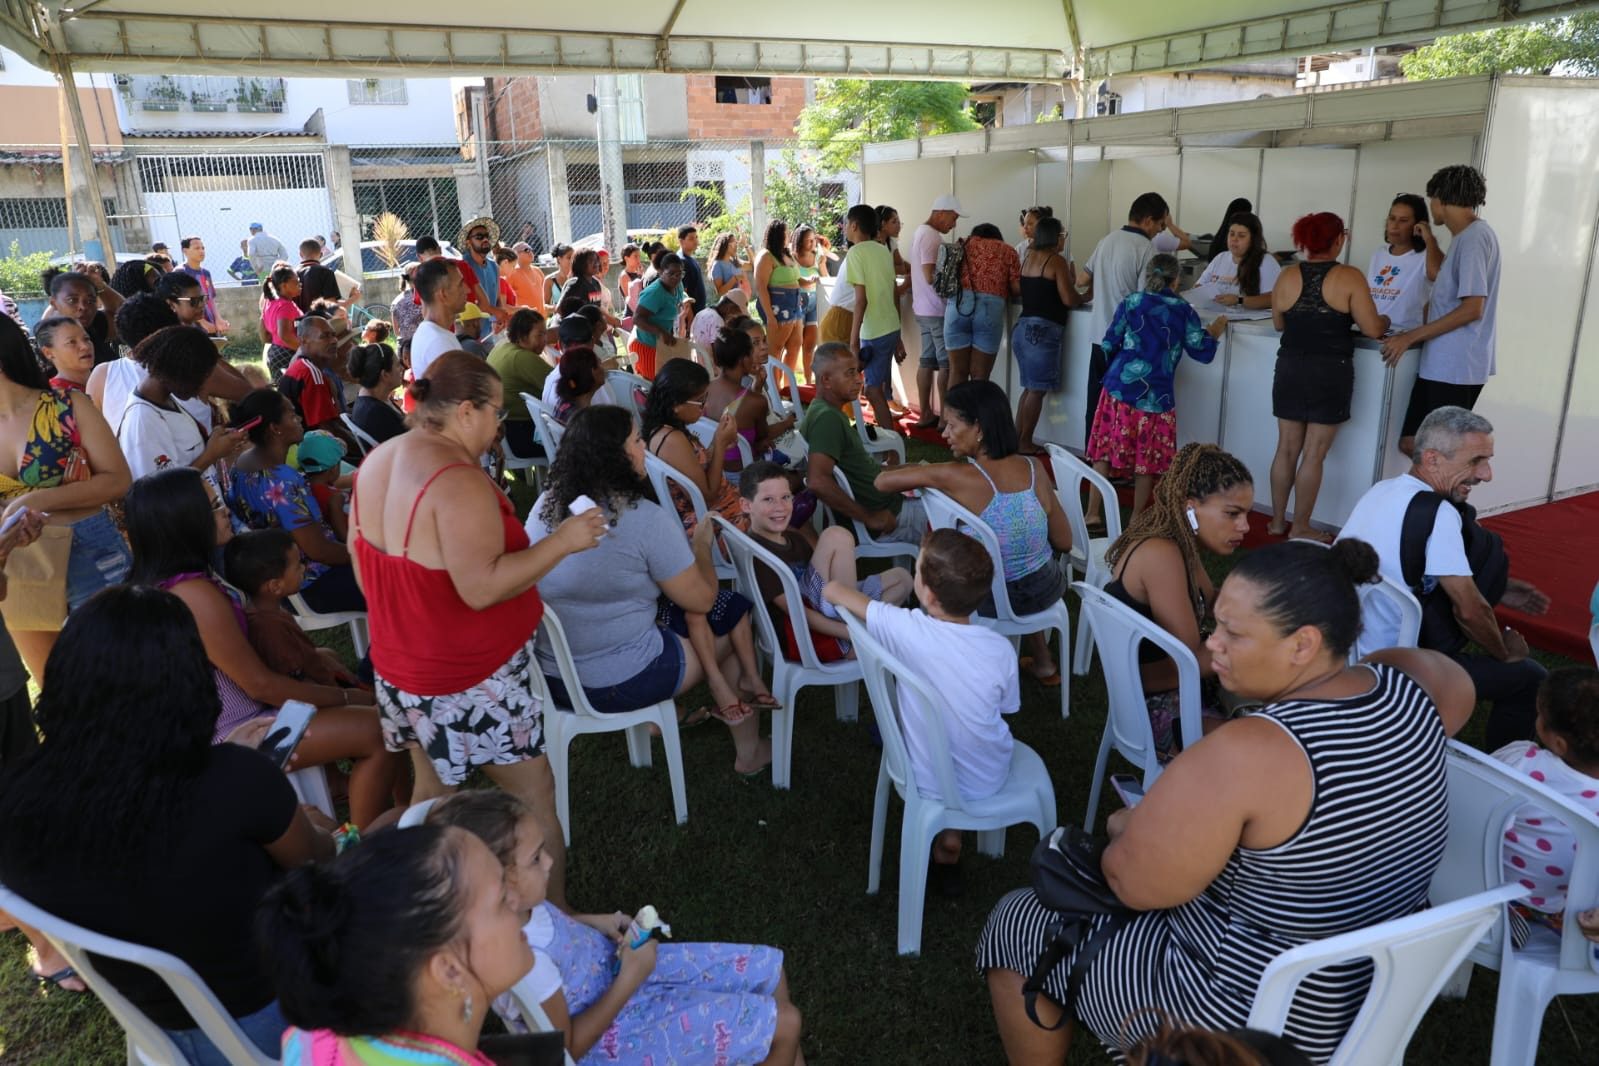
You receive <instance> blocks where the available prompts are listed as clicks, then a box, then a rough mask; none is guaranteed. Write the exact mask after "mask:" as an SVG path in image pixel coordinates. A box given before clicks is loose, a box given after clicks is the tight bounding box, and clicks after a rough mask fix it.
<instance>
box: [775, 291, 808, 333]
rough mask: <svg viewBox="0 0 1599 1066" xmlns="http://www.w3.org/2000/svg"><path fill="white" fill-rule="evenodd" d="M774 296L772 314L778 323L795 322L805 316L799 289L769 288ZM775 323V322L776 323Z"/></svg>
mask: <svg viewBox="0 0 1599 1066" xmlns="http://www.w3.org/2000/svg"><path fill="white" fill-rule="evenodd" d="M766 291H767V294H768V295H770V296H771V298H772V315H773V317H774V318H775V319H776V323H783V322H795V321H798V320H799V319H801V318H803V317H804V316H805V312H804V310H803V309H802V308H801V306H800V291H799V290H798V289H767V290H766ZM776 323H774V324H776Z"/></svg>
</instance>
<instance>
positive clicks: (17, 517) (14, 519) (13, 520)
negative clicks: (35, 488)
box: [0, 507, 33, 537]
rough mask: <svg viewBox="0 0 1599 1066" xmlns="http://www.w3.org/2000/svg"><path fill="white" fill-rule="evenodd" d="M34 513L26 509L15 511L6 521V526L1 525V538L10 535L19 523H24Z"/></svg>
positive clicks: (20, 508) (21, 508) (19, 508)
mask: <svg viewBox="0 0 1599 1066" xmlns="http://www.w3.org/2000/svg"><path fill="white" fill-rule="evenodd" d="M32 513H33V512H32V511H30V510H29V509H28V508H26V507H18V508H17V509H16V510H15V511H12V512H11V517H10V518H8V519H6V520H5V524H4V525H0V537H3V536H5V535H6V534H7V533H10V532H11V530H12V529H13V528H15V527H16V524H17V523H18V522H20V521H22V520H23V519H24V518H26V517H28V515H30V514H32Z"/></svg>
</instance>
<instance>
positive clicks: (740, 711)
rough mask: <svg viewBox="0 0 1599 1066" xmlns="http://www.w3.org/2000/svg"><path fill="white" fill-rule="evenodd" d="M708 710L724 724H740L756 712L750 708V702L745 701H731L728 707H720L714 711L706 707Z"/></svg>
mask: <svg viewBox="0 0 1599 1066" xmlns="http://www.w3.org/2000/svg"><path fill="white" fill-rule="evenodd" d="M706 711H707V713H708V714H710V716H711V717H712V718H715V719H716V720H717V721H718V722H721V723H722V724H723V725H738V724H739V723H740V722H742V721H743V720H744V719H746V718H748V717H749V716H750V715H752V714H754V713H755V712H754V711H753V710H751V709H750V705H749V704H747V703H743V702H738V703H729V704H728V705H727V706H726V707H718V708H717V709H716V710H714V711H713V710H710V708H706Z"/></svg>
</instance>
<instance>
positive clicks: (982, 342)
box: [944, 289, 1005, 355]
mask: <svg viewBox="0 0 1599 1066" xmlns="http://www.w3.org/2000/svg"><path fill="white" fill-rule="evenodd" d="M1004 335H1005V300H1004V299H1003V298H1002V297H999V296H994V295H992V294H990V293H986V292H973V291H972V290H971V289H962V290H961V291H960V292H959V293H958V294H957V295H955V296H953V297H951V298H950V299H949V301H948V302H947V303H945V305H944V343H945V344H947V345H949V346H950V347H951V348H976V349H977V350H978V351H980V352H987V353H988V354H989V355H994V354H996V353H997V352H998V351H999V340H1000V338H1001V337H1002V336H1004Z"/></svg>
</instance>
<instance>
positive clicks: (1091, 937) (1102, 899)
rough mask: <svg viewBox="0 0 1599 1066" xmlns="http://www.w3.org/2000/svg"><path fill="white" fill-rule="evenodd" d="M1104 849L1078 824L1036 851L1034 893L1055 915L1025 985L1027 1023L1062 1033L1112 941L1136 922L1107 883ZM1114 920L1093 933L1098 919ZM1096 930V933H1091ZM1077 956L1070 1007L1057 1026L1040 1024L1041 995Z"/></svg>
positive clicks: (1069, 983) (1068, 995)
mask: <svg viewBox="0 0 1599 1066" xmlns="http://www.w3.org/2000/svg"><path fill="white" fill-rule="evenodd" d="M1104 852H1105V844H1104V843H1103V842H1101V841H1099V840H1096V839H1095V838H1094V837H1093V836H1091V835H1090V834H1089V833H1088V832H1086V831H1085V830H1083V829H1081V828H1080V827H1078V826H1075V825H1063V826H1060V827H1059V828H1057V829H1056V830H1055V831H1054V832H1052V833H1050V834H1049V835H1048V836H1046V837H1044V838H1043V839H1041V840H1040V841H1039V842H1038V845H1037V846H1036V847H1034V848H1033V858H1032V867H1033V894H1034V895H1036V896H1037V897H1038V902H1040V903H1042V904H1043V905H1044V906H1045V907H1047V908H1049V909H1050V910H1052V911H1054V912H1055V917H1054V918H1053V919H1052V920H1051V921H1050V923H1049V925H1048V926H1047V927H1046V928H1045V934H1044V950H1043V953H1042V954H1040V955H1039V956H1038V962H1037V963H1036V964H1035V965H1034V966H1033V972H1032V974H1031V975H1029V976H1028V978H1027V980H1026V981H1025V982H1023V983H1022V996H1023V999H1024V1003H1025V1006H1026V1009H1027V1017H1028V1020H1029V1021H1031V1022H1032V1023H1033V1024H1034V1025H1036V1026H1038V1027H1039V1028H1040V1029H1059V1028H1060V1027H1061V1026H1063V1025H1065V1024H1066V1023H1067V1021H1069V1020H1070V1019H1071V1018H1072V1016H1073V1005H1074V1004H1075V1002H1076V1000H1077V993H1078V990H1079V988H1081V986H1082V983H1083V978H1084V977H1085V976H1086V975H1087V973H1088V968H1089V967H1090V966H1092V965H1093V963H1094V959H1095V958H1096V957H1097V956H1098V955H1099V953H1100V951H1101V950H1103V949H1104V947H1105V945H1106V943H1108V942H1109V941H1110V938H1111V937H1113V936H1115V935H1116V933H1117V932H1119V931H1120V930H1121V928H1122V927H1123V926H1124V925H1126V924H1127V923H1128V922H1129V921H1131V920H1132V918H1133V915H1134V913H1135V912H1134V911H1133V910H1131V909H1130V908H1129V907H1127V905H1126V904H1124V903H1122V901H1121V900H1119V899H1117V898H1116V893H1114V892H1112V891H1111V889H1110V885H1109V884H1108V883H1107V882H1106V880H1105V873H1104V870H1103V869H1102V868H1101V866H1100V860H1101V858H1102V857H1103V855H1104ZM1105 915H1108V916H1109V918H1108V920H1106V921H1105V922H1103V923H1101V924H1100V925H1099V926H1098V928H1094V920H1095V919H1096V918H1100V917H1101V916H1105ZM1090 930H1092V931H1090ZM1073 952H1076V955H1075V957H1074V958H1073V959H1072V968H1071V972H1070V974H1068V975H1067V978H1066V1000H1067V1001H1066V1002H1065V1003H1062V1004H1061V1007H1062V1010H1063V1013H1062V1014H1061V1020H1060V1021H1059V1022H1058V1023H1056V1024H1055V1025H1053V1026H1048V1025H1045V1024H1043V1023H1042V1022H1040V1021H1039V1020H1038V1010H1037V1003H1038V996H1039V993H1040V992H1042V991H1043V990H1044V982H1045V981H1046V980H1047V979H1048V977H1049V975H1050V974H1051V973H1052V972H1054V970H1055V967H1057V966H1059V965H1060V964H1061V962H1062V961H1063V960H1065V958H1066V957H1067V956H1068V955H1072V953H1073Z"/></svg>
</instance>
